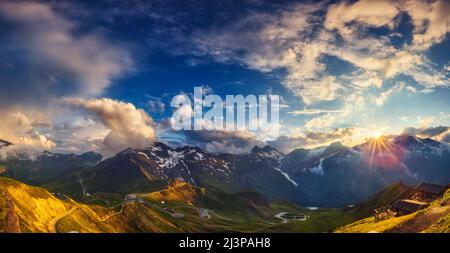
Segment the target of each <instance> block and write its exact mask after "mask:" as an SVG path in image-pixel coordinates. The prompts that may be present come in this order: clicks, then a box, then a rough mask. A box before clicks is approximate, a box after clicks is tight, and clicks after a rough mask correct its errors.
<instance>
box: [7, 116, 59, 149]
mask: <svg viewBox="0 0 450 253" xmlns="http://www.w3.org/2000/svg"><path fill="white" fill-rule="evenodd" d="M30 113H32V114H34V118H35V119H33V118H32V117H31V116H30V115H29V114H25V113H24V112H19V111H0V118H2V123H1V124H0V139H2V140H5V141H8V142H11V143H12V144H13V145H11V146H8V147H5V148H3V149H2V154H1V158H5V156H6V155H7V154H12V153H16V152H19V151H20V152H22V151H27V150H36V151H43V150H50V149H52V148H53V147H55V145H56V143H55V142H54V140H52V138H50V136H49V135H47V134H45V133H44V132H43V131H41V130H42V129H43V128H49V127H50V123H47V122H45V121H39V120H37V119H39V117H40V115H39V112H30Z"/></svg>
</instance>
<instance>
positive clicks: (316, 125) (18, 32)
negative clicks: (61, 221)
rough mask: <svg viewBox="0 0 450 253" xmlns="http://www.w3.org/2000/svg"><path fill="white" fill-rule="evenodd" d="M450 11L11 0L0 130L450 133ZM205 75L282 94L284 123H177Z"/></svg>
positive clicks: (14, 135) (138, 136) (448, 6)
mask: <svg viewBox="0 0 450 253" xmlns="http://www.w3.org/2000/svg"><path fill="white" fill-rule="evenodd" d="M448 13H450V2H449V1H445V0H436V1H406V0H405V1H388V0H380V1H365V0H359V1H287V0H286V1H268V0H244V1H232V0H223V1H214V3H213V2H212V1H206V0H205V1H199V0H197V1H194V0H186V1H171V0H164V1H162V0H161V1H158V0H154V1H137V0H130V1H114V0H100V1H95V2H93V1H9V0H4V1H1V2H0V116H1V118H2V122H1V123H0V139H3V140H7V141H10V142H12V143H14V144H15V145H13V146H12V147H10V148H9V149H10V150H6V151H5V150H3V151H2V152H3V153H5V152H16V151H17V150H50V151H53V152H63V153H72V152H74V153H82V152H86V151H90V150H93V151H97V152H101V153H102V154H104V155H105V156H110V155H113V154H114V153H116V152H119V151H121V150H123V149H125V148H127V147H133V148H144V147H146V146H149V145H151V144H152V143H153V142H154V141H162V142H166V143H169V144H171V145H196V146H200V147H202V148H205V149H206V150H208V151H211V152H232V153H240V152H248V150H250V149H251V147H253V146H254V145H266V144H269V145H272V146H274V147H276V148H278V149H280V150H281V151H283V152H289V151H291V150H293V149H295V148H313V147H317V146H323V145H328V144H330V143H332V142H336V141H340V142H342V143H344V144H345V145H349V146H351V145H356V144H358V143H361V142H363V141H364V140H366V139H367V138H370V137H373V136H378V135H380V134H383V135H391V134H400V133H408V134H416V135H419V136H421V137H431V138H434V139H437V140H440V141H443V142H450V130H449V128H448V126H450V110H449V108H450V99H449V98H450V89H449V86H450V81H449V76H450V40H449V35H448V34H449V31H450V16H449V15H448ZM195 86H202V87H204V88H205V89H207V90H208V92H209V93H214V94H217V95H219V96H221V97H225V96H226V95H237V94H243V95H244V96H246V95H250V94H254V95H265V94H273V95H279V96H280V98H281V106H280V136H279V137H278V138H272V139H267V138H264V136H261V135H258V134H255V133H252V132H248V131H231V132H229V131H228V132H227V131H219V130H216V131H179V132H175V131H173V130H172V129H171V128H170V126H169V124H168V122H170V118H171V116H172V114H173V111H174V110H173V108H171V107H170V101H171V99H172V98H173V97H174V96H175V95H177V94H188V95H189V94H191V93H193V89H194V87H195ZM4 155H5V154H4Z"/></svg>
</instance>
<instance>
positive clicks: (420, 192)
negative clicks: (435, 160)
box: [411, 183, 449, 202]
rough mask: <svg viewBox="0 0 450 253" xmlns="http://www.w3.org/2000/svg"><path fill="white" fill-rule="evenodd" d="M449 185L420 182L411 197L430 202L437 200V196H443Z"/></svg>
mask: <svg viewBox="0 0 450 253" xmlns="http://www.w3.org/2000/svg"><path fill="white" fill-rule="evenodd" d="M448 188H449V187H448V185H447V186H444V185H437V184H429V183H420V184H418V185H417V186H416V187H414V191H415V193H414V195H413V196H412V197H411V199H415V200H419V201H425V202H430V201H432V200H435V199H436V198H438V197H440V196H442V194H444V192H445V191H446V190H447V189H448Z"/></svg>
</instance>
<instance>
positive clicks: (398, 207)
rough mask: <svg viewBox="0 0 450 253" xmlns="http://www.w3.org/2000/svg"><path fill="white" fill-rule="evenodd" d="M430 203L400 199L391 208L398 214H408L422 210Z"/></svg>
mask: <svg viewBox="0 0 450 253" xmlns="http://www.w3.org/2000/svg"><path fill="white" fill-rule="evenodd" d="M429 205H430V204H428V203H425V202H420V201H417V200H411V199H400V200H398V201H397V202H395V203H394V204H393V205H392V207H391V209H392V210H393V211H394V212H396V213H397V215H406V214H410V213H414V212H417V211H419V210H422V209H424V208H426V207H428V206H429Z"/></svg>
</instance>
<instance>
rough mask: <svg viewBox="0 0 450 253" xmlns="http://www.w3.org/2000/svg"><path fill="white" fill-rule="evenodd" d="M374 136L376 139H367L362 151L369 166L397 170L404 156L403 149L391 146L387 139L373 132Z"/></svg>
mask: <svg viewBox="0 0 450 253" xmlns="http://www.w3.org/2000/svg"><path fill="white" fill-rule="evenodd" d="M374 136H378V137H372V138H371V139H369V141H368V143H367V145H366V146H365V150H364V151H365V155H366V160H367V162H368V163H369V166H370V167H371V168H372V167H382V168H385V169H392V168H398V167H399V165H400V163H401V158H402V157H403V154H404V151H403V149H402V148H401V147H399V146H397V145H395V144H392V143H391V142H390V140H389V139H388V138H387V137H385V136H383V135H381V134H379V135H378V132H374Z"/></svg>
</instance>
